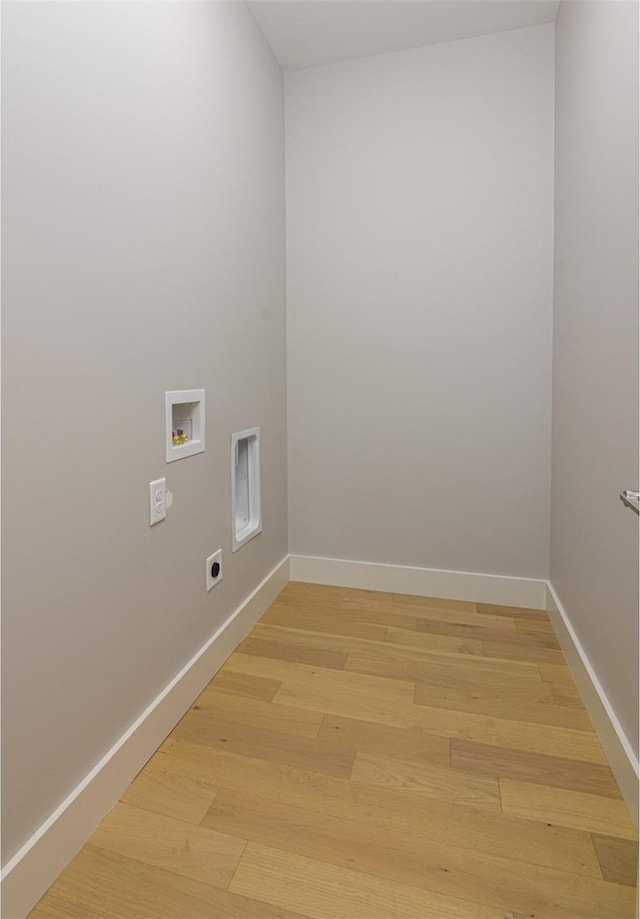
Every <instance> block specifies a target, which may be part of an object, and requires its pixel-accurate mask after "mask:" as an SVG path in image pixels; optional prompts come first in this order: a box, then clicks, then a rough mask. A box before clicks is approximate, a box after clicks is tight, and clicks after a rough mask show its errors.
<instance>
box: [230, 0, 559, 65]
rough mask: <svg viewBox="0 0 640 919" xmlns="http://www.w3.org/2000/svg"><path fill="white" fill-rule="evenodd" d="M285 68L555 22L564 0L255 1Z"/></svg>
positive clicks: (253, 8) (267, 35) (254, 9)
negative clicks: (561, 1) (561, 0)
mask: <svg viewBox="0 0 640 919" xmlns="http://www.w3.org/2000/svg"><path fill="white" fill-rule="evenodd" d="M247 5H248V6H249V9H250V10H251V12H252V13H253V15H254V17H255V19H256V21H257V23H258V25H259V26H260V29H261V30H262V33H263V35H264V36H265V38H266V39H267V41H268V42H269V44H270V45H271V47H272V49H273V51H274V53H275V55H276V57H277V58H278V60H279V61H280V64H281V65H282V67H283V68H284V69H285V70H298V69H300V68H302V67H315V66H317V65H318V64H329V63H334V62H336V61H346V60H349V59H350V58H354V57H366V56H367V55H369V54H380V53H382V52H385V51H399V50H401V49H403V48H415V47H418V46H419V45H428V44H432V43H434V42H443V41H453V40H455V39H458V38H471V37H472V36H474V35H487V34H489V33H490V32H506V31H509V30H510V29H523V28H525V27H527V26H534V25H539V24H540V23H543V22H553V20H554V19H555V17H556V13H557V12H558V7H559V5H560V0H252V2H249V3H248V4H247Z"/></svg>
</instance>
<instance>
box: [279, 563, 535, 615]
mask: <svg viewBox="0 0 640 919" xmlns="http://www.w3.org/2000/svg"><path fill="white" fill-rule="evenodd" d="M291 580H292V581H304V582H305V583H307V584H332V585H333V586H335V587H357V588H360V589H361V590H384V591H389V592H391V593H402V594H413V595H414V596H419V597H443V598H447V599H449V600H470V601H471V602H472V603H496V604H499V605H503V606H520V607H528V608H530V609H545V608H546V588H547V582H546V581H543V580H536V579H535V578H509V577H503V576H502V575H497V574H475V573H472V572H468V571H442V570H440V569H437V568H410V567H408V566H404V565H382V564H378V563H375V562H352V561H344V560H343V559H336V558H314V557H311V556H307V555H292V556H291Z"/></svg>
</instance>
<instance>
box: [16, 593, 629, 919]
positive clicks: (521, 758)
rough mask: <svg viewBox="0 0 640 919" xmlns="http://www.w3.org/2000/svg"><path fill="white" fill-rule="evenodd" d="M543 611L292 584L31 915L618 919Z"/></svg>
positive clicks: (576, 714) (590, 785) (618, 821)
mask: <svg viewBox="0 0 640 919" xmlns="http://www.w3.org/2000/svg"><path fill="white" fill-rule="evenodd" d="M637 859H638V855H637V835H636V832H635V829H634V826H633V824H632V822H631V820H630V818H629V815H628V813H627V811H626V808H625V805H624V803H623V801H622V799H621V797H620V793H619V791H618V788H617V786H616V783H615V780H614V777H613V775H612V773H611V770H610V768H609V766H608V764H607V760H606V758H605V756H604V753H603V750H602V748H601V746H600V744H599V742H598V739H597V737H596V735H595V734H594V732H593V730H592V728H591V724H590V722H589V719H588V717H587V714H586V712H585V710H584V707H583V706H582V703H581V701H580V698H579V696H578V693H577V691H576V689H575V686H574V684H573V681H572V679H571V676H570V673H569V671H568V669H567V667H566V665H565V662H564V658H563V656H562V652H561V651H560V649H559V647H558V645H557V643H556V640H555V637H554V634H553V630H552V628H551V625H550V623H549V620H548V618H547V616H546V614H545V613H543V612H540V611H537V610H519V609H512V608H509V607H496V606H486V605H483V604H475V603H461V602H455V601H446V600H431V599H425V598H421V597H409V596H402V595H398V594H383V593H373V592H368V591H361V590H347V589H343V588H335V587H320V586H315V585H308V584H296V583H291V584H289V585H288V586H287V588H286V589H285V590H284V591H283V593H282V594H281V595H280V596H279V598H278V599H277V600H276V602H275V603H274V604H273V606H272V607H271V608H270V609H269V611H268V612H267V613H266V615H265V616H264V617H263V619H262V621H261V622H260V623H259V624H258V625H257V626H256V627H255V628H254V629H253V631H252V632H251V634H250V636H249V637H248V638H247V639H246V640H245V641H244V642H243V643H242V645H241V646H240V647H239V649H238V650H237V652H236V653H235V654H233V655H232V657H231V658H230V659H229V660H228V661H227V663H226V664H225V666H224V667H223V668H222V670H221V671H220V672H219V673H218V675H217V676H216V677H215V679H214V680H213V681H212V682H211V683H210V684H209V686H208V687H207V688H206V689H205V691H204V692H203V693H202V695H201V696H200V698H199V699H197V701H196V702H195V703H194V705H193V706H192V708H191V709H190V711H189V712H188V713H187V714H186V715H185V717H184V718H183V719H182V721H181V722H180V723H179V724H178V725H177V726H176V728H175V729H174V731H173V732H172V733H171V735H170V736H169V737H168V738H167V740H166V741H165V743H164V744H163V745H162V747H161V748H160V750H159V751H158V752H157V753H156V754H155V755H154V756H153V757H152V759H151V760H150V761H149V763H148V764H147V766H146V767H145V769H144V770H143V771H142V772H141V773H140V775H139V776H138V777H137V779H136V780H135V782H133V784H132V785H131V786H130V788H129V789H128V790H127V791H126V792H125V794H124V795H123V797H122V799H121V801H120V802H119V803H118V804H117V806H116V807H115V808H114V809H113V810H112V811H111V813H110V814H108V816H107V817H106V818H105V819H104V820H103V822H102V823H101V825H100V826H99V828H98V829H97V830H96V832H95V833H94V835H93V836H92V837H91V839H90V840H89V842H88V843H87V844H86V845H85V846H84V848H83V849H82V851H81V852H80V854H79V855H78V856H77V858H76V859H75V860H74V861H73V862H72V863H71V865H69V867H68V868H67V869H66V870H65V871H64V873H63V874H62V875H61V877H60V878H59V879H58V881H57V882H56V883H55V884H54V885H53V887H52V888H51V889H50V890H49V891H48V893H47V894H46V895H45V896H44V897H43V899H42V900H41V901H40V903H39V904H38V906H37V907H36V908H35V910H34V911H33V912H32V914H31V917H32V919H302V917H306V919H632V917H633V916H634V914H635V883H636V866H637Z"/></svg>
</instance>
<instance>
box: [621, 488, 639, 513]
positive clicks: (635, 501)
mask: <svg viewBox="0 0 640 919" xmlns="http://www.w3.org/2000/svg"><path fill="white" fill-rule="evenodd" d="M620 500H621V501H622V503H623V504H625V505H626V506H627V507H630V508H631V509H632V510H634V511H635V512H636V514H640V491H631V490H630V489H627V491H623V492H622V494H621V495H620Z"/></svg>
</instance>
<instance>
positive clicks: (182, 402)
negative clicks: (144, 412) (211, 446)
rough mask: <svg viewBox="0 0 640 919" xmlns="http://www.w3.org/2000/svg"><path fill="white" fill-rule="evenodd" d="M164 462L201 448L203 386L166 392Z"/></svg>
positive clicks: (203, 426)
mask: <svg viewBox="0 0 640 919" xmlns="http://www.w3.org/2000/svg"><path fill="white" fill-rule="evenodd" d="M165 406H166V440H167V462H168V463H172V462H173V461H174V460H178V459H182V458H183V457H185V456H193V454H194V453H202V452H203V451H204V429H205V414H204V389H183V390H179V391H177V392H167V393H165Z"/></svg>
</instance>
